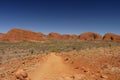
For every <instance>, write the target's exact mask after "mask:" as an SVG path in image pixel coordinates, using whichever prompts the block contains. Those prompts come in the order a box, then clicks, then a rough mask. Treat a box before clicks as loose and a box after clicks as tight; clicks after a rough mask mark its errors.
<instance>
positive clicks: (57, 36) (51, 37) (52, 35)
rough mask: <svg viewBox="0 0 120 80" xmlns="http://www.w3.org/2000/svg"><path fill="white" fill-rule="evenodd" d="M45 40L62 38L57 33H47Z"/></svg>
mask: <svg viewBox="0 0 120 80" xmlns="http://www.w3.org/2000/svg"><path fill="white" fill-rule="evenodd" d="M47 38H48V39H61V38H62V36H61V34H59V33H56V32H51V33H49V34H48V35H47Z"/></svg>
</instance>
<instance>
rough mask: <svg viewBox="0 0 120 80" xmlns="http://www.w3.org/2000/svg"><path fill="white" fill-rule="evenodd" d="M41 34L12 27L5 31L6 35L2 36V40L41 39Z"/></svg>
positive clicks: (35, 40) (34, 40) (33, 40)
mask: <svg viewBox="0 0 120 80" xmlns="http://www.w3.org/2000/svg"><path fill="white" fill-rule="evenodd" d="M42 40H43V34H42V33H36V32H32V31H29V30H23V29H18V28H14V29H12V30H10V31H8V32H7V34H6V35H4V36H3V37H2V41H9V42H20V41H32V42H37V41H42Z"/></svg>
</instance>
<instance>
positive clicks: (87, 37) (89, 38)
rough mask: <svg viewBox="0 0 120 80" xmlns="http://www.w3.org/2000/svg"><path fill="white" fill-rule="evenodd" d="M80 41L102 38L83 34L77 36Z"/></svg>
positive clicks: (89, 33)
mask: <svg viewBox="0 0 120 80" xmlns="http://www.w3.org/2000/svg"><path fill="white" fill-rule="evenodd" d="M78 38H79V39H80V40H102V36H101V35H100V34H97V33H93V32H85V33H82V34H80V35H79V37H78Z"/></svg>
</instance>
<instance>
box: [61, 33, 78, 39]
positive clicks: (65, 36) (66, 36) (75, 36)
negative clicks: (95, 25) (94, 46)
mask: <svg viewBox="0 0 120 80" xmlns="http://www.w3.org/2000/svg"><path fill="white" fill-rule="evenodd" d="M62 39H64V40H72V39H78V36H77V35H75V34H71V35H69V34H63V35H62Z"/></svg>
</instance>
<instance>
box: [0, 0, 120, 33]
mask: <svg viewBox="0 0 120 80" xmlns="http://www.w3.org/2000/svg"><path fill="white" fill-rule="evenodd" d="M15 27H16V28H23V29H27V30H32V31H36V32H43V33H44V34H48V33H49V32H58V33H61V34H64V33H67V34H80V33H83V32H88V31H89V32H96V33H100V34H105V33H107V32H112V33H116V34H120V1H119V0H0V32H2V33H6V32H7V31H8V30H10V29H12V28H15Z"/></svg>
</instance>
